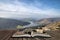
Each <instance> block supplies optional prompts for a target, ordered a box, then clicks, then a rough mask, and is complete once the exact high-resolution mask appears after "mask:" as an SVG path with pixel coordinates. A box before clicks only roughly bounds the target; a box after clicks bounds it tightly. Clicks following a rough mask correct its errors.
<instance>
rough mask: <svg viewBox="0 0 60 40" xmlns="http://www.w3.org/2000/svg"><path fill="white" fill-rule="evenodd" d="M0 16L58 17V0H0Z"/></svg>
mask: <svg viewBox="0 0 60 40" xmlns="http://www.w3.org/2000/svg"><path fill="white" fill-rule="evenodd" d="M0 17H3V18H15V19H21V18H36V19H41V18H51V17H60V0H0Z"/></svg>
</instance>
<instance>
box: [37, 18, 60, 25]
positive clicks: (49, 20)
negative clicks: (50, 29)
mask: <svg viewBox="0 0 60 40" xmlns="http://www.w3.org/2000/svg"><path fill="white" fill-rule="evenodd" d="M58 21H60V18H44V19H41V20H38V23H39V24H45V25H47V24H50V23H53V22H58Z"/></svg>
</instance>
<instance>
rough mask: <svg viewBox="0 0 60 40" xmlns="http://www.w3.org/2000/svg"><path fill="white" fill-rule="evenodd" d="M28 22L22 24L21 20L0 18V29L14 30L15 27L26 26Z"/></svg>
mask: <svg viewBox="0 0 60 40" xmlns="http://www.w3.org/2000/svg"><path fill="white" fill-rule="evenodd" d="M28 24H30V23H29V22H24V21H21V20H15V19H8V18H0V29H16V26H17V25H28Z"/></svg>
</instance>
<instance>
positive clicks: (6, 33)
mask: <svg viewBox="0 0 60 40" xmlns="http://www.w3.org/2000/svg"><path fill="white" fill-rule="evenodd" d="M15 32H16V30H0V40H60V30H55V31H49V32H47V33H48V34H50V35H51V36H52V37H51V38H12V37H11V36H12V35H13V34H14V33H15Z"/></svg>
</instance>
